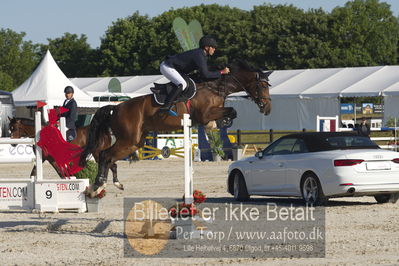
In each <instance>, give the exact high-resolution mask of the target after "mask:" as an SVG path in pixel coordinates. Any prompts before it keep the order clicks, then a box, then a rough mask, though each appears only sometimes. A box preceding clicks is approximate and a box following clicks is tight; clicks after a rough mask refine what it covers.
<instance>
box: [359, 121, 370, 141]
mask: <svg viewBox="0 0 399 266" xmlns="http://www.w3.org/2000/svg"><path fill="white" fill-rule="evenodd" d="M357 133H358V134H359V135H361V136H365V137H370V125H369V124H368V123H367V119H366V118H365V117H362V122H361V123H360V125H359V126H358V127H357Z"/></svg>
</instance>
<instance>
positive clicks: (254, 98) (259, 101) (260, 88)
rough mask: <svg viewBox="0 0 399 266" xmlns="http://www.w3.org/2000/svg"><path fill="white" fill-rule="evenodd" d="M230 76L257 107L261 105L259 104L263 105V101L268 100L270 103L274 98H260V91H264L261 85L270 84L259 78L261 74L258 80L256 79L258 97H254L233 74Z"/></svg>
mask: <svg viewBox="0 0 399 266" xmlns="http://www.w3.org/2000/svg"><path fill="white" fill-rule="evenodd" d="M230 76H231V77H232V78H233V79H234V81H235V82H236V83H238V85H239V86H240V87H241V88H242V90H243V91H245V92H246V93H247V94H248V95H249V96H250V97H251V99H252V100H253V101H254V102H255V103H256V104H257V105H259V104H261V103H262V102H261V100H262V99H266V100H269V101H271V100H272V98H270V96H268V97H266V96H260V91H261V90H262V87H261V85H260V83H261V82H266V83H268V82H267V80H265V79H263V80H262V79H261V78H260V77H259V74H257V78H256V89H257V90H256V96H252V95H251V94H250V93H249V92H248V91H247V89H246V88H245V86H244V85H242V83H241V82H240V81H239V80H238V79H237V78H236V77H235V76H234V75H233V74H231V75H230Z"/></svg>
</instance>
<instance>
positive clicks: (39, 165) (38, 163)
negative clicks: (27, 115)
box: [35, 112, 43, 181]
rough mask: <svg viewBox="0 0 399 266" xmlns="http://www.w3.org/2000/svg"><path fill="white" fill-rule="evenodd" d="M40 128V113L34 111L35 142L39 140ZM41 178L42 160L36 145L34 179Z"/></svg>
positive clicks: (39, 179)
mask: <svg viewBox="0 0 399 266" xmlns="http://www.w3.org/2000/svg"><path fill="white" fill-rule="evenodd" d="M41 129H42V122H41V113H40V112H36V113H35V138H36V143H38V142H39V140H40V130H41ZM42 180H43V160H42V149H41V148H40V147H39V146H38V145H36V180H35V181H42Z"/></svg>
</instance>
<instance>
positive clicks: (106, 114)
mask: <svg viewBox="0 0 399 266" xmlns="http://www.w3.org/2000/svg"><path fill="white" fill-rule="evenodd" d="M114 109H115V105H107V106H103V107H101V108H100V109H98V110H97V112H96V113H95V114H94V116H93V119H92V120H91V122H90V126H89V129H88V134H87V137H86V138H87V139H86V146H85V147H84V149H83V152H82V153H81V154H80V161H79V164H80V165H81V166H84V165H86V160H87V156H89V154H91V153H93V152H94V151H95V150H96V149H97V147H98V144H99V139H100V137H101V136H103V134H108V133H107V132H109V129H110V122H111V117H112V114H113V111H114Z"/></svg>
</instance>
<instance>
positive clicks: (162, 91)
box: [151, 77, 197, 105]
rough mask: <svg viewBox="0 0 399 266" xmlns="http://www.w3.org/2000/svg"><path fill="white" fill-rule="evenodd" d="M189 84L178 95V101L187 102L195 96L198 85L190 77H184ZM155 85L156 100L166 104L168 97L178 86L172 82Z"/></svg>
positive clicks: (153, 89) (153, 90)
mask: <svg viewBox="0 0 399 266" xmlns="http://www.w3.org/2000/svg"><path fill="white" fill-rule="evenodd" d="M184 79H185V80H186V82H187V84H188V86H187V88H186V89H185V90H184V91H183V92H182V93H181V94H180V95H179V96H178V97H177V99H176V101H175V103H176V102H185V101H188V100H190V99H191V98H193V97H194V96H195V94H196V92H197V87H196V85H195V83H194V81H193V80H192V79H191V78H189V77H184ZM154 85H155V87H153V88H151V91H152V92H153V93H154V94H153V95H154V100H155V102H156V103H158V104H160V105H164V104H165V100H166V97H167V96H168V95H169V94H170V92H171V91H172V90H174V89H175V88H176V85H175V84H173V83H172V82H169V83H166V84H158V83H154Z"/></svg>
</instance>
